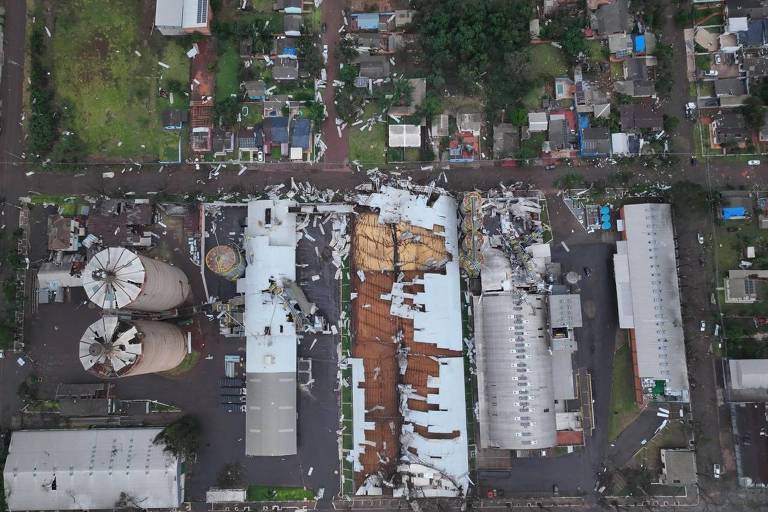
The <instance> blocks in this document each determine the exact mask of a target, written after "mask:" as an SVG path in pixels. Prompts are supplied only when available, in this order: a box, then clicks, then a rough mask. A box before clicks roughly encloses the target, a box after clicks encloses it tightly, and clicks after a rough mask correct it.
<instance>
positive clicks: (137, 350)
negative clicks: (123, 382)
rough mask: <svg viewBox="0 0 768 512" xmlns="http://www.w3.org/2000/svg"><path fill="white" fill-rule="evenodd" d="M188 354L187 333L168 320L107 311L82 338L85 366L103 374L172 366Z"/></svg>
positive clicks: (126, 374) (127, 373)
mask: <svg viewBox="0 0 768 512" xmlns="http://www.w3.org/2000/svg"><path fill="white" fill-rule="evenodd" d="M186 355H187V343H186V340H185V337H184V333H182V332H181V329H179V328H178V327H176V326H175V325H173V324H168V323H165V322H156V321H152V320H119V319H118V318H117V317H116V316H113V315H106V316H104V317H102V318H101V319H100V320H97V321H95V322H94V323H92V324H91V325H90V327H88V329H87V330H86V331H85V334H83V337H82V338H80V362H81V363H82V365H83V368H84V369H85V370H86V371H88V372H90V373H92V374H94V375H96V376H98V377H102V378H117V377H129V376H131V375H141V374H144V373H156V372H164V371H167V370H172V369H174V368H176V367H177V366H178V365H179V364H180V363H181V362H182V361H183V360H184V357H185V356H186Z"/></svg>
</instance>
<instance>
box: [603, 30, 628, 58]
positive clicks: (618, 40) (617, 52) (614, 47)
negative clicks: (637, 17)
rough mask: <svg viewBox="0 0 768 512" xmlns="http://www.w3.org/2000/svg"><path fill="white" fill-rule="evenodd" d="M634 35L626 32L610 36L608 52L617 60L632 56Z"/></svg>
mask: <svg viewBox="0 0 768 512" xmlns="http://www.w3.org/2000/svg"><path fill="white" fill-rule="evenodd" d="M632 49H633V46H632V35H631V34H627V33H625V32H619V33H617V34H610V35H609V36H608V50H609V51H610V52H611V55H614V56H615V57H617V58H622V57H626V56H628V55H631V54H632Z"/></svg>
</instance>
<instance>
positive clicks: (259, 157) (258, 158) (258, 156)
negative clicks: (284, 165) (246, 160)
mask: <svg viewBox="0 0 768 512" xmlns="http://www.w3.org/2000/svg"><path fill="white" fill-rule="evenodd" d="M256 161H257V162H259V163H263V162H264V152H263V151H259V152H258V153H256Z"/></svg>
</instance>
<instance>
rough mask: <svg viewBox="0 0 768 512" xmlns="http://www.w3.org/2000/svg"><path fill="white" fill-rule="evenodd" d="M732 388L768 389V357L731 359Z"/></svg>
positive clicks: (729, 364) (729, 362)
mask: <svg viewBox="0 0 768 512" xmlns="http://www.w3.org/2000/svg"><path fill="white" fill-rule="evenodd" d="M728 367H729V369H730V371H731V388H732V389H768V359H729V360H728Z"/></svg>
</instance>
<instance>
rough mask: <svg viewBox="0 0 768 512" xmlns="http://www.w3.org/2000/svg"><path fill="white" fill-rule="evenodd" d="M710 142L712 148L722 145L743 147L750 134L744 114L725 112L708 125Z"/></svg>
mask: <svg viewBox="0 0 768 512" xmlns="http://www.w3.org/2000/svg"><path fill="white" fill-rule="evenodd" d="M709 127H710V128H709V129H710V142H711V146H712V147H713V148H721V147H722V146H724V145H734V146H738V147H745V146H746V142H747V141H748V140H749V138H750V136H751V134H750V130H749V129H748V128H747V123H746V121H745V120H744V116H743V115H741V113H739V112H726V113H724V114H723V115H722V116H720V117H719V119H715V120H714V121H712V123H711V124H710V125H709Z"/></svg>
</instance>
